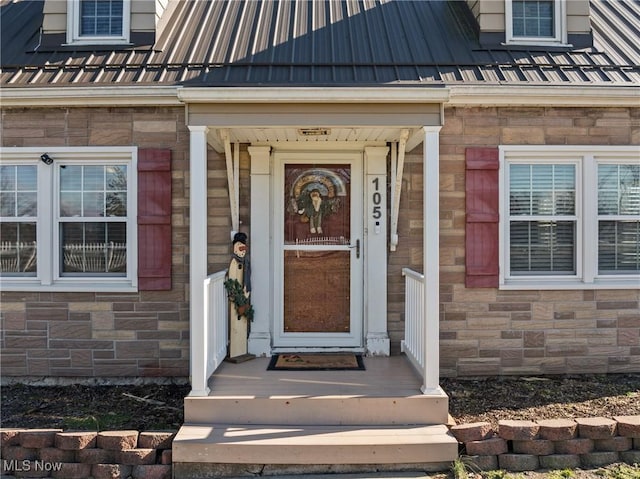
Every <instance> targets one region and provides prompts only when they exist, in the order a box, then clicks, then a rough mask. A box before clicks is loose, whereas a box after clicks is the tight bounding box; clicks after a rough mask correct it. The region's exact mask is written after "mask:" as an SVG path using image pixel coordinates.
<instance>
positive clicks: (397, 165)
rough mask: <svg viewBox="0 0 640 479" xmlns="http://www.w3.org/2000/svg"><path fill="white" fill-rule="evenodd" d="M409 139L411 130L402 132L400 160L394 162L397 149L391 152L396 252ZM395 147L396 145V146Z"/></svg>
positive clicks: (393, 230) (392, 228)
mask: <svg viewBox="0 0 640 479" xmlns="http://www.w3.org/2000/svg"><path fill="white" fill-rule="evenodd" d="M408 138H409V130H406V129H405V130H402V131H401V132H400V141H399V142H398V159H397V161H394V156H395V148H393V149H392V151H391V162H392V172H395V175H393V176H394V182H393V184H392V185H391V200H392V202H393V204H392V205H391V238H390V243H389V248H390V249H391V251H395V250H396V247H397V246H398V216H399V214H400V194H401V193H402V174H403V171H404V155H405V151H406V149H407V139H408ZM394 146H395V145H394Z"/></svg>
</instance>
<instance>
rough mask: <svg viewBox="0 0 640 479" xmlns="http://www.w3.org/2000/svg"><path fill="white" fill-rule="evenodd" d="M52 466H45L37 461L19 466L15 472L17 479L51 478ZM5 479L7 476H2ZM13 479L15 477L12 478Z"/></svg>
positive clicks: (22, 463)
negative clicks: (18, 478)
mask: <svg viewBox="0 0 640 479" xmlns="http://www.w3.org/2000/svg"><path fill="white" fill-rule="evenodd" d="M52 467H53V466H52V465H45V464H43V463H42V462H37V461H25V462H21V463H20V464H19V465H18V468H17V469H16V470H15V471H11V472H15V477H26V478H29V479H35V478H38V477H50V476H51V469H50V468H52ZM1 477H2V478H3V479H4V478H5V477H6V476H1ZM10 477H13V476H10Z"/></svg>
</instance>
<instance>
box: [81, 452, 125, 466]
mask: <svg viewBox="0 0 640 479" xmlns="http://www.w3.org/2000/svg"><path fill="white" fill-rule="evenodd" d="M115 457H116V455H115V451H110V450H108V449H80V450H79V451H76V460H77V461H78V462H82V463H84V464H110V463H113V462H115Z"/></svg>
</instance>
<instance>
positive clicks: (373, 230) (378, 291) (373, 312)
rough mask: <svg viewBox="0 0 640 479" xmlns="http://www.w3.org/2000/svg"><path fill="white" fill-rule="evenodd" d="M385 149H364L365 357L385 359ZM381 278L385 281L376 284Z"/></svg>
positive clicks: (386, 150)
mask: <svg viewBox="0 0 640 479" xmlns="http://www.w3.org/2000/svg"><path fill="white" fill-rule="evenodd" d="M388 153H389V147H387V146H384V147H380V146H366V147H365V148H364V155H365V161H364V169H365V171H364V177H365V184H364V193H365V195H366V196H365V197H366V200H365V211H364V214H365V223H364V226H365V237H364V238H365V243H364V246H365V252H366V254H365V255H364V257H365V264H364V275H365V276H364V277H365V279H364V287H365V291H364V297H365V304H364V315H365V318H366V319H365V324H364V327H365V329H366V337H365V341H366V343H365V346H366V352H367V354H368V355H373V356H389V354H390V350H391V346H390V341H389V333H388V331H387V281H386V277H387V212H386V204H387V154H388ZM380 278H385V281H380Z"/></svg>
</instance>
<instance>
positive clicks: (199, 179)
mask: <svg viewBox="0 0 640 479" xmlns="http://www.w3.org/2000/svg"><path fill="white" fill-rule="evenodd" d="M189 131H190V159H189V165H190V167H189V176H190V194H189V216H190V218H189V271H190V277H189V287H190V290H191V294H190V310H189V311H190V314H189V329H190V335H189V336H190V338H191V339H190V343H191V344H190V358H189V359H190V367H191V392H190V393H189V395H190V396H207V395H208V394H209V388H208V386H207V381H208V379H209V378H208V377H207V367H206V366H207V360H208V356H209V354H210V353H211V351H208V338H209V334H208V331H207V328H208V325H207V321H205V314H204V309H205V288H204V281H205V279H206V277H207V132H208V128H207V127H204V126H189Z"/></svg>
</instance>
